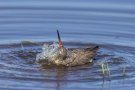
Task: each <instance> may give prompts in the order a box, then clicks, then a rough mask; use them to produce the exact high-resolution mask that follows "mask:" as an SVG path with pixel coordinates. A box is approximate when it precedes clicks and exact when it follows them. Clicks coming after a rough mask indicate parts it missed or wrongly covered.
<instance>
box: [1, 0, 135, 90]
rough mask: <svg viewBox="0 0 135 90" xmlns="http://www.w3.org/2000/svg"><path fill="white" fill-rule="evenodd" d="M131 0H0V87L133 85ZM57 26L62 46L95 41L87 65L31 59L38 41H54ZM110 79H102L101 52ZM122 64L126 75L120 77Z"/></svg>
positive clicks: (76, 89) (63, 89) (78, 89)
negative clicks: (44, 63)
mask: <svg viewBox="0 0 135 90" xmlns="http://www.w3.org/2000/svg"><path fill="white" fill-rule="evenodd" d="M134 4H135V1H134V0H102V1H101V0H85V1H84V0H68V1H67V0H38V1H37V0H12V1H11V0H6V1H5V0H1V1H0V43H1V44H0V89H2V90H17V89H22V90H28V89H29V90H43V89H49V90H56V89H57V90H69V89H73V90H82V89H85V90H89V89H102V90H106V89H108V90H109V89H110V90H111V89H116V90H120V89H121V90H124V89H125V90H127V89H128V90H134V88H135V87H134V83H135V78H134V77H135V72H134V68H135V67H134V63H135V61H134V58H135V56H134V55H135V42H134V38H135V30H134V29H135V13H134V10H135V5H134ZM57 29H59V30H60V33H61V37H62V40H63V41H64V45H65V46H66V47H82V46H87V45H89V44H91V43H95V44H96V45H99V46H100V50H99V52H98V54H97V57H96V60H95V61H94V63H93V64H92V65H86V66H85V65H84V66H79V67H72V68H64V67H63V68H62V67H60V68H50V67H49V68H47V67H44V68H43V67H41V66H40V65H39V64H36V63H34V61H35V58H36V54H37V53H39V52H41V46H42V45H39V44H43V43H38V44H34V45H33V44H31V45H29V44H28V45H24V47H23V50H24V51H23V50H22V48H21V45H20V44H12V43H19V42H20V41H22V40H33V41H36V42H42V41H49V42H50V41H56V40H57V39H56V37H57V36H56V30H57ZM106 57H107V58H108V60H107V62H108V64H109V67H110V71H111V81H108V79H107V77H105V80H104V81H103V77H102V70H101V66H100V64H101V63H102V62H104V61H105V60H104V58H106ZM123 65H125V67H126V75H125V76H124V79H123V74H122V73H123Z"/></svg>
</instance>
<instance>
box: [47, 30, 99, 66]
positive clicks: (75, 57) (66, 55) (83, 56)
mask: <svg viewBox="0 0 135 90" xmlns="http://www.w3.org/2000/svg"><path fill="white" fill-rule="evenodd" d="M57 35H58V40H59V54H58V55H57V56H55V57H53V58H51V59H52V60H48V61H51V63H53V64H56V65H64V66H77V65H83V64H86V63H92V62H93V59H94V58H95V56H96V53H97V51H98V49H99V47H98V46H95V47H89V48H73V49H70V48H69V49H68V48H65V47H64V46H63V44H62V41H61V38H60V34H59V31H58V30H57Z"/></svg>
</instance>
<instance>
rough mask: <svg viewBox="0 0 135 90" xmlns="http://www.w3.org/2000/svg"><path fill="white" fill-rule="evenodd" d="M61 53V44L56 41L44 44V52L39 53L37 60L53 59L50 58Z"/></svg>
mask: <svg viewBox="0 0 135 90" xmlns="http://www.w3.org/2000/svg"><path fill="white" fill-rule="evenodd" d="M58 54H59V45H58V43H56V42H53V44H51V45H49V44H44V45H43V47H42V52H41V53H39V54H37V56H36V61H37V62H39V61H41V60H51V59H50V58H53V57H57V55H58Z"/></svg>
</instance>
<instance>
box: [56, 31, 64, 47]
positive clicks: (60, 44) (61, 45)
mask: <svg viewBox="0 0 135 90" xmlns="http://www.w3.org/2000/svg"><path fill="white" fill-rule="evenodd" d="M57 35H58V40H59V48H62V47H63V44H62V41H61V38H60V34H59V31H58V30H57Z"/></svg>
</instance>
